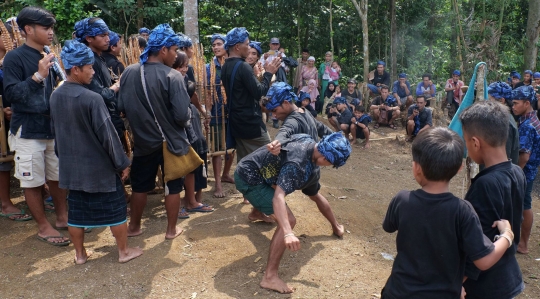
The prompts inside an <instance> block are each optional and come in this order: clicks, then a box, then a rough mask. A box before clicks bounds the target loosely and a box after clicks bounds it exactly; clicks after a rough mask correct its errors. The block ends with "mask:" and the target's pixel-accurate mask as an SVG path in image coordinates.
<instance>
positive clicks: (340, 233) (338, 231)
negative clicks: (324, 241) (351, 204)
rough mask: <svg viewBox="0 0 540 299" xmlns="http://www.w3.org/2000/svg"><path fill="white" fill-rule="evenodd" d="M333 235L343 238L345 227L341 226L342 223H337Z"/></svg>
mask: <svg viewBox="0 0 540 299" xmlns="http://www.w3.org/2000/svg"><path fill="white" fill-rule="evenodd" d="M333 230H334V235H335V236H336V237H338V238H340V239H341V238H343V234H344V233H345V228H344V227H343V225H341V224H338V227H337V228H334V229H333Z"/></svg>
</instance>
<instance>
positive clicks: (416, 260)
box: [381, 127, 513, 299]
mask: <svg viewBox="0 0 540 299" xmlns="http://www.w3.org/2000/svg"><path fill="white" fill-rule="evenodd" d="M463 143H464V142H463V140H462V139H461V138H460V137H459V136H458V135H457V134H456V133H454V132H452V131H450V130H449V129H447V128H443V127H437V128H432V129H428V130H426V131H424V132H422V133H420V134H419V135H418V137H416V139H415V140H414V142H413V144H412V156H413V166H412V168H413V175H414V178H415V179H416V181H417V182H418V184H419V185H420V186H422V189H418V190H414V191H400V192H399V193H398V194H397V195H396V196H395V197H394V198H393V199H392V201H391V202H390V205H389V207H388V212H387V214H386V217H385V219H384V222H383V229H384V230H385V231H387V232H395V231H398V234H397V236H396V247H397V255H396V259H395V261H394V265H393V266H392V273H391V274H390V277H389V278H388V281H387V282H386V285H385V287H384V289H383V290H382V297H381V298H382V299H385V298H430V299H431V298H438V299H444V298H449V299H450V298H452V299H456V298H459V297H460V294H461V292H462V287H461V286H462V281H463V277H464V271H465V257H466V256H469V257H470V258H471V260H473V261H474V264H475V265H476V267H478V268H479V269H482V270H487V269H489V268H490V267H491V266H493V265H494V264H495V263H496V262H497V261H498V260H499V259H500V258H501V256H502V255H503V254H504V252H505V251H506V249H507V248H508V246H509V245H511V244H512V242H513V234H512V230H511V227H510V223H509V222H508V221H506V220H500V221H495V222H494V223H492V225H493V227H497V228H498V229H499V231H500V234H501V236H500V238H499V240H497V241H496V242H495V243H492V242H491V241H490V240H489V239H488V238H487V237H486V236H485V235H484V234H483V233H482V227H481V225H480V221H479V220H478V216H477V215H476V213H475V212H474V209H473V207H472V206H471V205H470V203H468V202H467V201H463V200H460V199H459V198H457V197H455V196H454V195H453V194H452V193H450V192H449V191H448V186H449V183H450V180H451V179H452V177H454V175H455V174H456V173H457V172H458V171H459V169H460V168H461V164H462V160H463V154H464V150H463V149H464V144H463Z"/></svg>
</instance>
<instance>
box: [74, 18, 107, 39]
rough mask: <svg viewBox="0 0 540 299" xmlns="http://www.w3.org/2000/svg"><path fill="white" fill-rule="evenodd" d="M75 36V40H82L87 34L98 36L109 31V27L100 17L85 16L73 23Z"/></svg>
mask: <svg viewBox="0 0 540 299" xmlns="http://www.w3.org/2000/svg"><path fill="white" fill-rule="evenodd" d="M73 29H75V36H76V37H77V41H79V42H81V43H82V42H84V41H85V40H86V37H87V36H98V35H101V34H105V33H109V27H107V24H105V21H103V20H102V19H100V18H86V19H83V20H80V21H78V22H77V23H75V26H74V27H73Z"/></svg>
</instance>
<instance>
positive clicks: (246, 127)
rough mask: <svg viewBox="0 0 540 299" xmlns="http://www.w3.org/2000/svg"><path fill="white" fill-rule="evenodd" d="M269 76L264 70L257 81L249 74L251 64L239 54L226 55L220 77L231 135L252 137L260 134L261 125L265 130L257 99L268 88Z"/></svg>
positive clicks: (242, 137)
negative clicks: (260, 78)
mask: <svg viewBox="0 0 540 299" xmlns="http://www.w3.org/2000/svg"><path fill="white" fill-rule="evenodd" d="M238 61H241V62H240V66H239V67H238V70H237V71H236V75H235V77H234V86H233V90H232V91H229V87H230V83H231V76H232V72H233V69H234V66H235V64H236V63H237V62H238ZM271 79H272V74H271V73H269V72H265V73H264V75H263V80H262V82H259V80H257V78H256V77H255V75H254V74H253V68H252V67H251V66H250V65H249V64H248V63H247V62H245V61H244V59H241V58H237V57H233V58H229V59H227V60H226V61H225V63H224V64H223V67H222V68H221V80H222V82H223V86H224V87H225V91H226V94H227V101H228V103H229V111H230V112H229V122H230V130H231V134H232V136H233V137H235V138H241V139H253V138H257V137H261V128H262V129H263V131H265V132H266V126H265V124H264V122H263V120H262V111H261V106H260V105H259V100H260V99H261V97H262V96H265V95H266V93H267V92H268V89H269V88H270V80H271ZM231 93H232V95H231ZM231 103H232V104H231Z"/></svg>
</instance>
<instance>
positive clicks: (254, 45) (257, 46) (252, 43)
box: [249, 40, 262, 56]
mask: <svg viewBox="0 0 540 299" xmlns="http://www.w3.org/2000/svg"><path fill="white" fill-rule="evenodd" d="M249 46H250V47H251V48H253V49H255V50H257V53H259V56H261V55H262V48H261V43H260V42H256V41H254V40H252V41H250V42H249Z"/></svg>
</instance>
